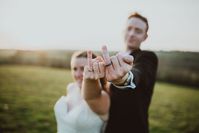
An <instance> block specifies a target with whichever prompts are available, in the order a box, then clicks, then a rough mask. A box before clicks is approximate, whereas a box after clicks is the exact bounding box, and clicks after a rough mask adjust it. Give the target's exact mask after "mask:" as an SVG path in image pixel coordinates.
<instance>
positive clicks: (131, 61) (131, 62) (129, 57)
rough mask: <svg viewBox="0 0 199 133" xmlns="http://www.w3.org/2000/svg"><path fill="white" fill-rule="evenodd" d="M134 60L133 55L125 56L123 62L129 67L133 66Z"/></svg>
mask: <svg viewBox="0 0 199 133" xmlns="http://www.w3.org/2000/svg"><path fill="white" fill-rule="evenodd" d="M133 60H134V58H133V56H131V55H127V56H124V57H123V61H124V62H125V63H127V64H129V65H132V64H133Z"/></svg>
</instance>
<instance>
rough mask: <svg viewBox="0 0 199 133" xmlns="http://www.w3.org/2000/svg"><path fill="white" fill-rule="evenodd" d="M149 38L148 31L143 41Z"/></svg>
mask: <svg viewBox="0 0 199 133" xmlns="http://www.w3.org/2000/svg"><path fill="white" fill-rule="evenodd" d="M147 38H148V34H147V33H146V34H145V36H144V39H143V41H145V40H146V39H147Z"/></svg>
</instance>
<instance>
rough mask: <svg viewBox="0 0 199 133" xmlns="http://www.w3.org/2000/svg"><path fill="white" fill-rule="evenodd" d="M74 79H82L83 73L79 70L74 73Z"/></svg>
mask: <svg viewBox="0 0 199 133" xmlns="http://www.w3.org/2000/svg"><path fill="white" fill-rule="evenodd" d="M75 77H76V78H77V79H81V78H82V77H83V71H81V70H79V69H78V70H77V71H76V72H75Z"/></svg>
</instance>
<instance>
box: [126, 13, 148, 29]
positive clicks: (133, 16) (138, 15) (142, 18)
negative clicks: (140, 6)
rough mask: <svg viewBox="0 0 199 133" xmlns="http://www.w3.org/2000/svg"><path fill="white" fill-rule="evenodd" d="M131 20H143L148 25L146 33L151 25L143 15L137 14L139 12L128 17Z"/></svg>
mask: <svg viewBox="0 0 199 133" xmlns="http://www.w3.org/2000/svg"><path fill="white" fill-rule="evenodd" d="M131 18H139V19H141V20H142V21H143V22H145V23H146V26H147V27H146V32H147V31H148V29H149V24H148V20H147V18H146V17H144V16H142V15H141V14H139V13H137V12H134V13H131V14H130V15H129V17H128V20H129V19H131Z"/></svg>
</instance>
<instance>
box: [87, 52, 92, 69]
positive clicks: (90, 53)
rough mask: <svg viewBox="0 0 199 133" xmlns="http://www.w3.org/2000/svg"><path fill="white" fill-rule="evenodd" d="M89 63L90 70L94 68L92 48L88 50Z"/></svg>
mask: <svg viewBox="0 0 199 133" xmlns="http://www.w3.org/2000/svg"><path fill="white" fill-rule="evenodd" d="M87 63H88V68H89V70H92V52H91V51H90V50H89V51H87Z"/></svg>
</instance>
